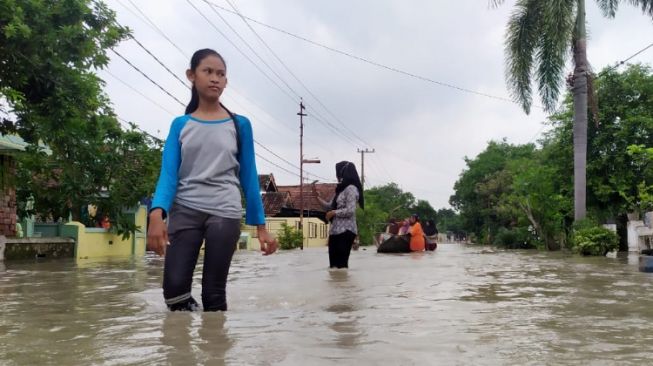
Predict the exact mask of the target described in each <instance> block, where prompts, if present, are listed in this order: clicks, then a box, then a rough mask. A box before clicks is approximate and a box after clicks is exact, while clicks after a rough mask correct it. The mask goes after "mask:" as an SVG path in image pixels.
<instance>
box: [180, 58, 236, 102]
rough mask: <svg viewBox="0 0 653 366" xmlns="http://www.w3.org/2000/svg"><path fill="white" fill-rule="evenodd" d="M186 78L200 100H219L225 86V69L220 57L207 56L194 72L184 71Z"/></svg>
mask: <svg viewBox="0 0 653 366" xmlns="http://www.w3.org/2000/svg"><path fill="white" fill-rule="evenodd" d="M186 77H188V80H190V81H191V82H192V83H193V84H194V85H195V88H196V89H197V93H198V94H199V96H200V98H202V99H205V100H210V101H214V100H218V99H219V98H220V95H222V91H223V90H224V88H225V87H226V86H227V67H226V66H225V64H224V62H222V59H221V58H220V57H218V56H215V55H209V56H206V57H204V58H203V59H202V61H200V63H199V65H197V68H196V69H195V70H194V71H193V70H188V71H186Z"/></svg>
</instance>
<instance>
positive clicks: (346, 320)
mask: <svg viewBox="0 0 653 366" xmlns="http://www.w3.org/2000/svg"><path fill="white" fill-rule="evenodd" d="M328 273H329V280H328V283H329V288H330V290H331V294H332V295H331V299H332V301H329V303H328V305H327V306H326V308H325V310H326V311H327V313H329V314H331V317H330V318H331V320H330V324H329V328H330V329H331V330H332V331H334V332H335V333H336V337H335V345H336V346H337V347H345V348H353V347H356V346H357V345H358V344H359V343H360V339H361V337H362V336H363V334H364V333H363V331H362V330H361V329H360V328H359V318H360V315H358V312H359V310H360V309H361V301H362V299H361V297H360V295H359V294H360V291H361V289H360V288H358V286H357V285H356V280H355V275H350V273H349V270H329V271H328Z"/></svg>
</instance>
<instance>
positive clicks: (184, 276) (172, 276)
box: [163, 204, 240, 311]
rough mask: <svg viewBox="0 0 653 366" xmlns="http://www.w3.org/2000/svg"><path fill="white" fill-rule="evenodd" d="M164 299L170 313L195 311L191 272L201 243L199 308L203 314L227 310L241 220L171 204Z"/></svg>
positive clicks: (193, 269)
mask: <svg viewBox="0 0 653 366" xmlns="http://www.w3.org/2000/svg"><path fill="white" fill-rule="evenodd" d="M168 220H169V221H168V238H169V239H170V245H169V246H168V248H167V250H166V257H165V265H164V270H163V297H164V298H165V300H166V304H167V305H168V308H169V309H170V310H195V309H196V308H197V302H196V301H195V299H193V297H192V296H191V287H192V284H193V272H194V271H195V265H196V264H197V258H198V256H199V252H200V248H201V246H202V242H204V268H203V271H202V305H203V306H204V311H218V310H221V311H225V310H227V295H226V287H227V275H228V274H229V266H230V265H231V258H232V257H233V254H234V251H235V250H236V244H237V242H238V238H239V236H240V220H239V219H227V218H223V217H218V216H213V215H209V214H206V213H203V212H200V211H196V210H193V209H190V208H186V207H183V206H180V205H176V204H175V205H173V207H172V209H171V210H170V213H169V215H168Z"/></svg>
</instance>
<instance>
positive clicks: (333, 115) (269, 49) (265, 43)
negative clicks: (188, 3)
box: [203, 0, 370, 146]
mask: <svg viewBox="0 0 653 366" xmlns="http://www.w3.org/2000/svg"><path fill="white" fill-rule="evenodd" d="M203 1H204V2H206V3H207V4H208V5H209V6H210V7H211V9H212V10H213V11H214V12H216V11H215V8H213V6H212V4H211V3H210V2H209V1H207V0H203ZM226 1H227V3H229V5H230V6H231V7H232V8H233V9H234V11H235V12H236V14H238V16H239V17H240V19H242V21H243V22H244V23H245V25H247V27H248V28H249V29H250V30H251V31H252V33H254V35H255V36H256V37H257V38H258V40H259V41H260V42H261V43H262V44H263V45H264V46H265V48H267V50H268V51H269V52H270V53H271V54H272V55H273V56H274V57H275V58H276V59H277V61H279V63H280V64H281V65H282V66H283V67H284V68H285V69H286V71H287V72H288V73H289V74H290V75H291V76H292V77H293V78H294V79H295V80H296V81H297V82H298V83H299V84H300V85H301V86H302V87H303V88H304V90H306V91H307V92H308V94H309V95H310V96H311V97H312V98H313V99H315V100H316V101H317V102H318V104H320V105H321V106H322V108H324V110H326V111H327V113H329V114H330V115H331V116H332V117H333V118H334V119H335V120H336V121H338V122H339V123H340V124H341V125H342V126H343V127H344V128H345V129H346V130H347V131H348V132H349V133H351V134H352V135H353V136H354V137H356V138H357V139H358V140H360V141H361V142H363V143H364V144H366V145H368V146H369V145H370V144H369V143H367V142H366V141H364V140H363V139H362V138H360V137H359V136H358V135H356V133H354V132H353V131H351V130H350V129H349V128H347V126H346V125H345V124H344V123H343V122H342V121H340V119H338V117H336V116H335V114H334V113H333V112H331V110H329V108H327V107H326V106H325V105H324V103H322V101H321V100H320V99H319V98H318V97H317V96H316V95H315V94H313V92H312V91H311V90H310V89H309V88H308V87H307V86H306V85H305V84H304V83H303V82H302V81H301V80H300V79H299V77H297V75H295V73H294V72H292V70H291V69H290V68H289V67H288V65H287V64H286V63H285V62H283V60H282V59H281V58H280V57H279V56H278V55H277V53H276V52H274V50H273V49H272V48H271V47H270V46H269V45H268V43H267V42H266V41H265V40H264V39H263V37H261V36H260V35H259V34H258V33H257V32H256V30H255V29H254V28H253V27H252V26H251V24H249V23H248V22H247V19H246V18H245V17H244V16H243V15H242V13H241V12H240V11H239V10H238V8H237V7H236V5H235V4H234V3H233V2H232V1H231V0H226ZM216 14H219V13H217V12H216ZM220 17H221V18H222V19H223V20H224V18H223V17H222V16H220ZM225 22H226V21H225Z"/></svg>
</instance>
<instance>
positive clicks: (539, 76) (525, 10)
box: [490, 0, 653, 220]
mask: <svg viewBox="0 0 653 366" xmlns="http://www.w3.org/2000/svg"><path fill="white" fill-rule="evenodd" d="M504 1H505V0H490V3H491V4H493V5H494V6H498V5H500V4H502V3H503V2H504ZM621 2H623V1H619V0H597V3H598V5H599V7H600V8H601V9H602V10H603V14H604V15H605V16H606V17H609V18H613V17H614V16H615V14H616V11H617V8H618V6H619V4H620V3H621ZM628 3H630V4H632V5H635V6H639V7H641V8H642V11H643V12H644V13H645V14H648V15H650V16H652V17H653V0H628ZM515 7H516V10H515V12H514V13H513V15H512V17H511V18H510V20H509V22H508V29H507V34H506V64H507V73H506V74H507V79H508V80H507V81H508V86H509V88H510V90H511V92H512V94H513V96H514V97H515V99H517V101H518V102H519V103H520V104H521V106H522V108H523V109H524V111H525V112H526V113H529V112H530V109H531V105H532V94H533V91H532V81H533V80H532V78H533V76H535V78H536V81H537V86H538V91H539V94H540V97H541V99H542V103H543V104H544V109H545V110H546V111H549V112H551V111H553V110H554V109H555V108H556V104H557V101H558V97H559V95H560V89H561V85H562V82H563V73H564V68H565V63H566V61H567V58H568V56H569V50H571V51H572V54H573V64H574V72H573V78H572V79H571V80H570V84H571V88H572V93H573V101H574V134H573V139H574V145H573V146H574V218H575V220H580V219H583V218H584V217H585V215H586V164H587V119H588V113H587V112H588V95H589V97H592V78H591V75H590V73H591V70H590V68H589V63H588V60H587V32H586V28H585V24H586V19H585V0H550V1H540V0H517V4H516V5H515Z"/></svg>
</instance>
